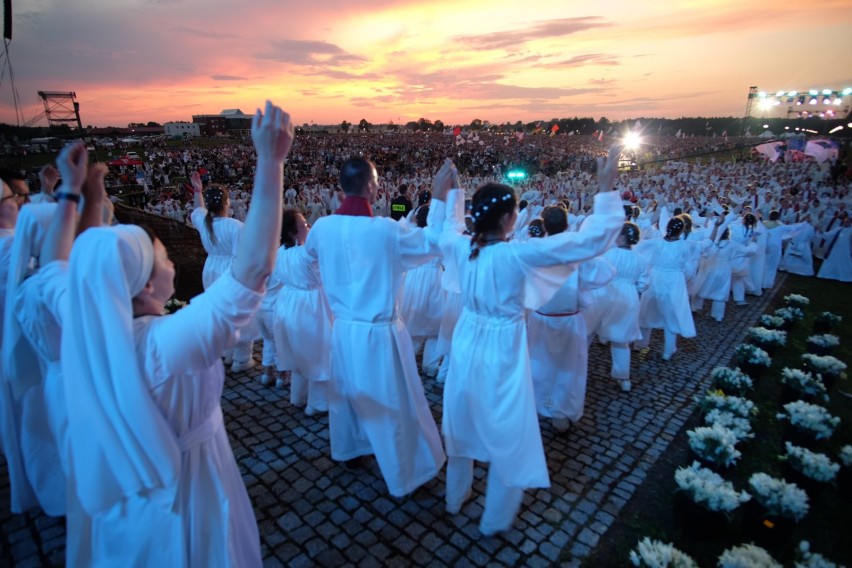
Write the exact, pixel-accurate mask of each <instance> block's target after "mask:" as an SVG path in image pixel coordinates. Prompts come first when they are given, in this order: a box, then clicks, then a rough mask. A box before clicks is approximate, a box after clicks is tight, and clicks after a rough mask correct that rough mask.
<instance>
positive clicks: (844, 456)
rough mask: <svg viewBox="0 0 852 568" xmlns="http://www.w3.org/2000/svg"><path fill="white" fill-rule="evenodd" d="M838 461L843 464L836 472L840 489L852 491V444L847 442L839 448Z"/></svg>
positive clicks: (847, 491)
mask: <svg viewBox="0 0 852 568" xmlns="http://www.w3.org/2000/svg"><path fill="white" fill-rule="evenodd" d="M840 463H841V465H842V466H843V467H842V468H840V473H839V474H838V477H839V478H840V479H839V485H840V489H841V490H844V491H845V492H846V493H852V446H850V445H848V444H847V445H845V446H843V447H842V448H841V449H840Z"/></svg>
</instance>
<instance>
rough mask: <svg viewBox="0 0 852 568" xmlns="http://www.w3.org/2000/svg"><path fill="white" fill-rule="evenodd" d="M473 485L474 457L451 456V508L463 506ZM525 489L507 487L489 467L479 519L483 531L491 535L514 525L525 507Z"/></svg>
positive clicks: (448, 483)
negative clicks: (480, 517)
mask: <svg viewBox="0 0 852 568" xmlns="http://www.w3.org/2000/svg"><path fill="white" fill-rule="evenodd" d="M472 485H473V460H472V459H470V458H462V457H448V458H447V509H449V510H459V509H460V508H461V505H462V504H463V503H464V501H465V499H466V497H467V496H468V494H469V492H470V490H471V487H472ZM523 498H524V490H523V489H521V488H520V487H506V486H505V485H503V484H502V483H501V482H500V480H499V479H498V477H497V475H495V474H494V469H493V468H492V467H491V466H489V467H488V481H487V482H486V486H485V510H484V511H483V512H482V519H480V521H479V531H480V532H481V533H482V534H484V535H486V536H490V535H493V534H495V533H498V532H502V531H507V530H509V529H510V528H512V523H513V522H514V521H515V517H516V516H517V514H518V509H520V507H521V501H522V500H523Z"/></svg>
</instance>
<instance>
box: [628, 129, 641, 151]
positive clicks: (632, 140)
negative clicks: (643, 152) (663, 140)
mask: <svg viewBox="0 0 852 568" xmlns="http://www.w3.org/2000/svg"><path fill="white" fill-rule="evenodd" d="M641 143H642V139H641V138H640V137H639V134H638V133H637V132H628V133H627V134H625V135H624V148H625V149H626V150H635V149H636V148H638V147H639V145H640V144H641Z"/></svg>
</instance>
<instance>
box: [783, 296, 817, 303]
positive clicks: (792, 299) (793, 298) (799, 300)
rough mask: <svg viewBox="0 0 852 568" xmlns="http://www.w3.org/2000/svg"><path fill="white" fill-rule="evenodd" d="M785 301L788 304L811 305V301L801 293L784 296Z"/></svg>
mask: <svg viewBox="0 0 852 568" xmlns="http://www.w3.org/2000/svg"><path fill="white" fill-rule="evenodd" d="M784 303H785V304H787V305H788V306H809V305H811V301H810V300H809V299H808V298H806V297H805V296H802V295H800V294H789V295H787V296H784Z"/></svg>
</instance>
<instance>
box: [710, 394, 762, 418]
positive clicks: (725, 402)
mask: <svg viewBox="0 0 852 568" xmlns="http://www.w3.org/2000/svg"><path fill="white" fill-rule="evenodd" d="M698 402H699V405H700V406H701V408H703V409H705V411H709V410H713V409H714V408H718V409H719V410H722V411H724V412H731V413H733V414H736V415H737V416H740V417H742V418H748V417H749V416H753V415H756V414H757V407H755V405H754V403H753V402H752V401H750V400H748V399H747V398H742V397H739V396H725V393H723V392H722V391H707V394H706V395H704V398H703V399H701V400H699V401H698Z"/></svg>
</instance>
